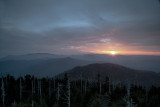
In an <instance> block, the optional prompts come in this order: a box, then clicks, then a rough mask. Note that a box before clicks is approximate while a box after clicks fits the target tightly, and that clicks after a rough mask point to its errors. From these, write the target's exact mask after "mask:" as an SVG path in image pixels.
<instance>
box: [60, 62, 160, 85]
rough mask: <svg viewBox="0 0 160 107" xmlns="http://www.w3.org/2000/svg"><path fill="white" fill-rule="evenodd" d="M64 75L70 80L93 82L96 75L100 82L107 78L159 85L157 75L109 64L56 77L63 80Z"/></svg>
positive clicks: (80, 67)
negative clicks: (98, 76)
mask: <svg viewBox="0 0 160 107" xmlns="http://www.w3.org/2000/svg"><path fill="white" fill-rule="evenodd" d="M66 73H67V74H68V76H69V78H70V79H71V80H78V79H84V80H90V81H94V80H96V79H97V75H100V77H101V80H102V81H104V80H105V78H106V77H109V78H110V79H111V80H112V81H113V82H115V83H117V82H122V83H126V82H127V81H130V82H131V83H134V84H141V85H158V86H159V85H160V74H159V73H155V72H151V71H142V70H134V69H130V68H127V67H124V66H121V65H117V64H111V63H103V64H98V63H96V64H90V65H87V66H79V67H75V68H73V69H71V70H69V71H66V72H64V73H62V74H60V75H57V77H58V78H59V77H60V78H61V77H62V78H63V77H64V75H65V74H66Z"/></svg>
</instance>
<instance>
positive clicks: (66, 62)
mask: <svg viewBox="0 0 160 107" xmlns="http://www.w3.org/2000/svg"><path fill="white" fill-rule="evenodd" d="M90 63H92V62H89V61H82V60H76V59H73V58H69V57H67V58H57V59H36V60H6V61H0V72H1V73H3V74H11V75H14V76H20V75H22V76H23V75H26V74H31V75H35V76H39V77H46V76H49V77H51V76H55V75H56V74H58V73H62V72H63V71H66V70H68V69H71V68H73V67H75V66H79V65H86V64H90Z"/></svg>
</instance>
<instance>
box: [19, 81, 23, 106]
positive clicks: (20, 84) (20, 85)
mask: <svg viewBox="0 0 160 107" xmlns="http://www.w3.org/2000/svg"><path fill="white" fill-rule="evenodd" d="M19 88H20V107H21V100H22V80H21V78H20V82H19Z"/></svg>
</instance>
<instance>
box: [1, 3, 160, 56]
mask: <svg viewBox="0 0 160 107" xmlns="http://www.w3.org/2000/svg"><path fill="white" fill-rule="evenodd" d="M0 4H1V5H0V16H1V17H0V35H1V36H0V50H1V54H19V53H20V54H21V53H31V52H51V53H68V54H69V52H70V53H73V52H74V53H81V52H87V50H88V51H94V50H96V49H97V50H100V49H103V48H104V49H118V48H120V49H123V50H139V51H160V49H159V48H158V47H159V46H160V42H159V40H160V32H159V31H160V24H159V23H160V20H159V19H160V14H159V11H160V5H159V3H158V0H141V1H139V0H121V1H119V0H100V1H97V0H67V1H65V0H62V1H59V0H45V1H44V0H34V1H33V0H27V1H26V0H14V1H13V0H1V2H0ZM105 47H106V48H105ZM125 47H126V48H125ZM70 50H71V51H70Z"/></svg>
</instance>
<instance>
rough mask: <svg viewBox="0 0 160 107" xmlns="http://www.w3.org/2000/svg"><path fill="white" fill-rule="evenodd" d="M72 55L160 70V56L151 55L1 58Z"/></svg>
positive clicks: (30, 58) (86, 59)
mask: <svg viewBox="0 0 160 107" xmlns="http://www.w3.org/2000/svg"><path fill="white" fill-rule="evenodd" d="M66 57H70V58H73V59H77V60H84V61H90V62H93V63H100V62H101V63H114V64H119V65H123V66H126V67H129V68H133V69H140V70H147V71H154V72H160V56H151V55H114V56H111V55H107V54H82V55H56V54H49V53H33V54H26V55H10V56H6V57H3V58H1V59H0V62H1V61H6V60H7V61H9V60H16V61H17V60H28V61H29V60H42V59H43V60H44V59H45V60H48V59H57V58H66Z"/></svg>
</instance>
